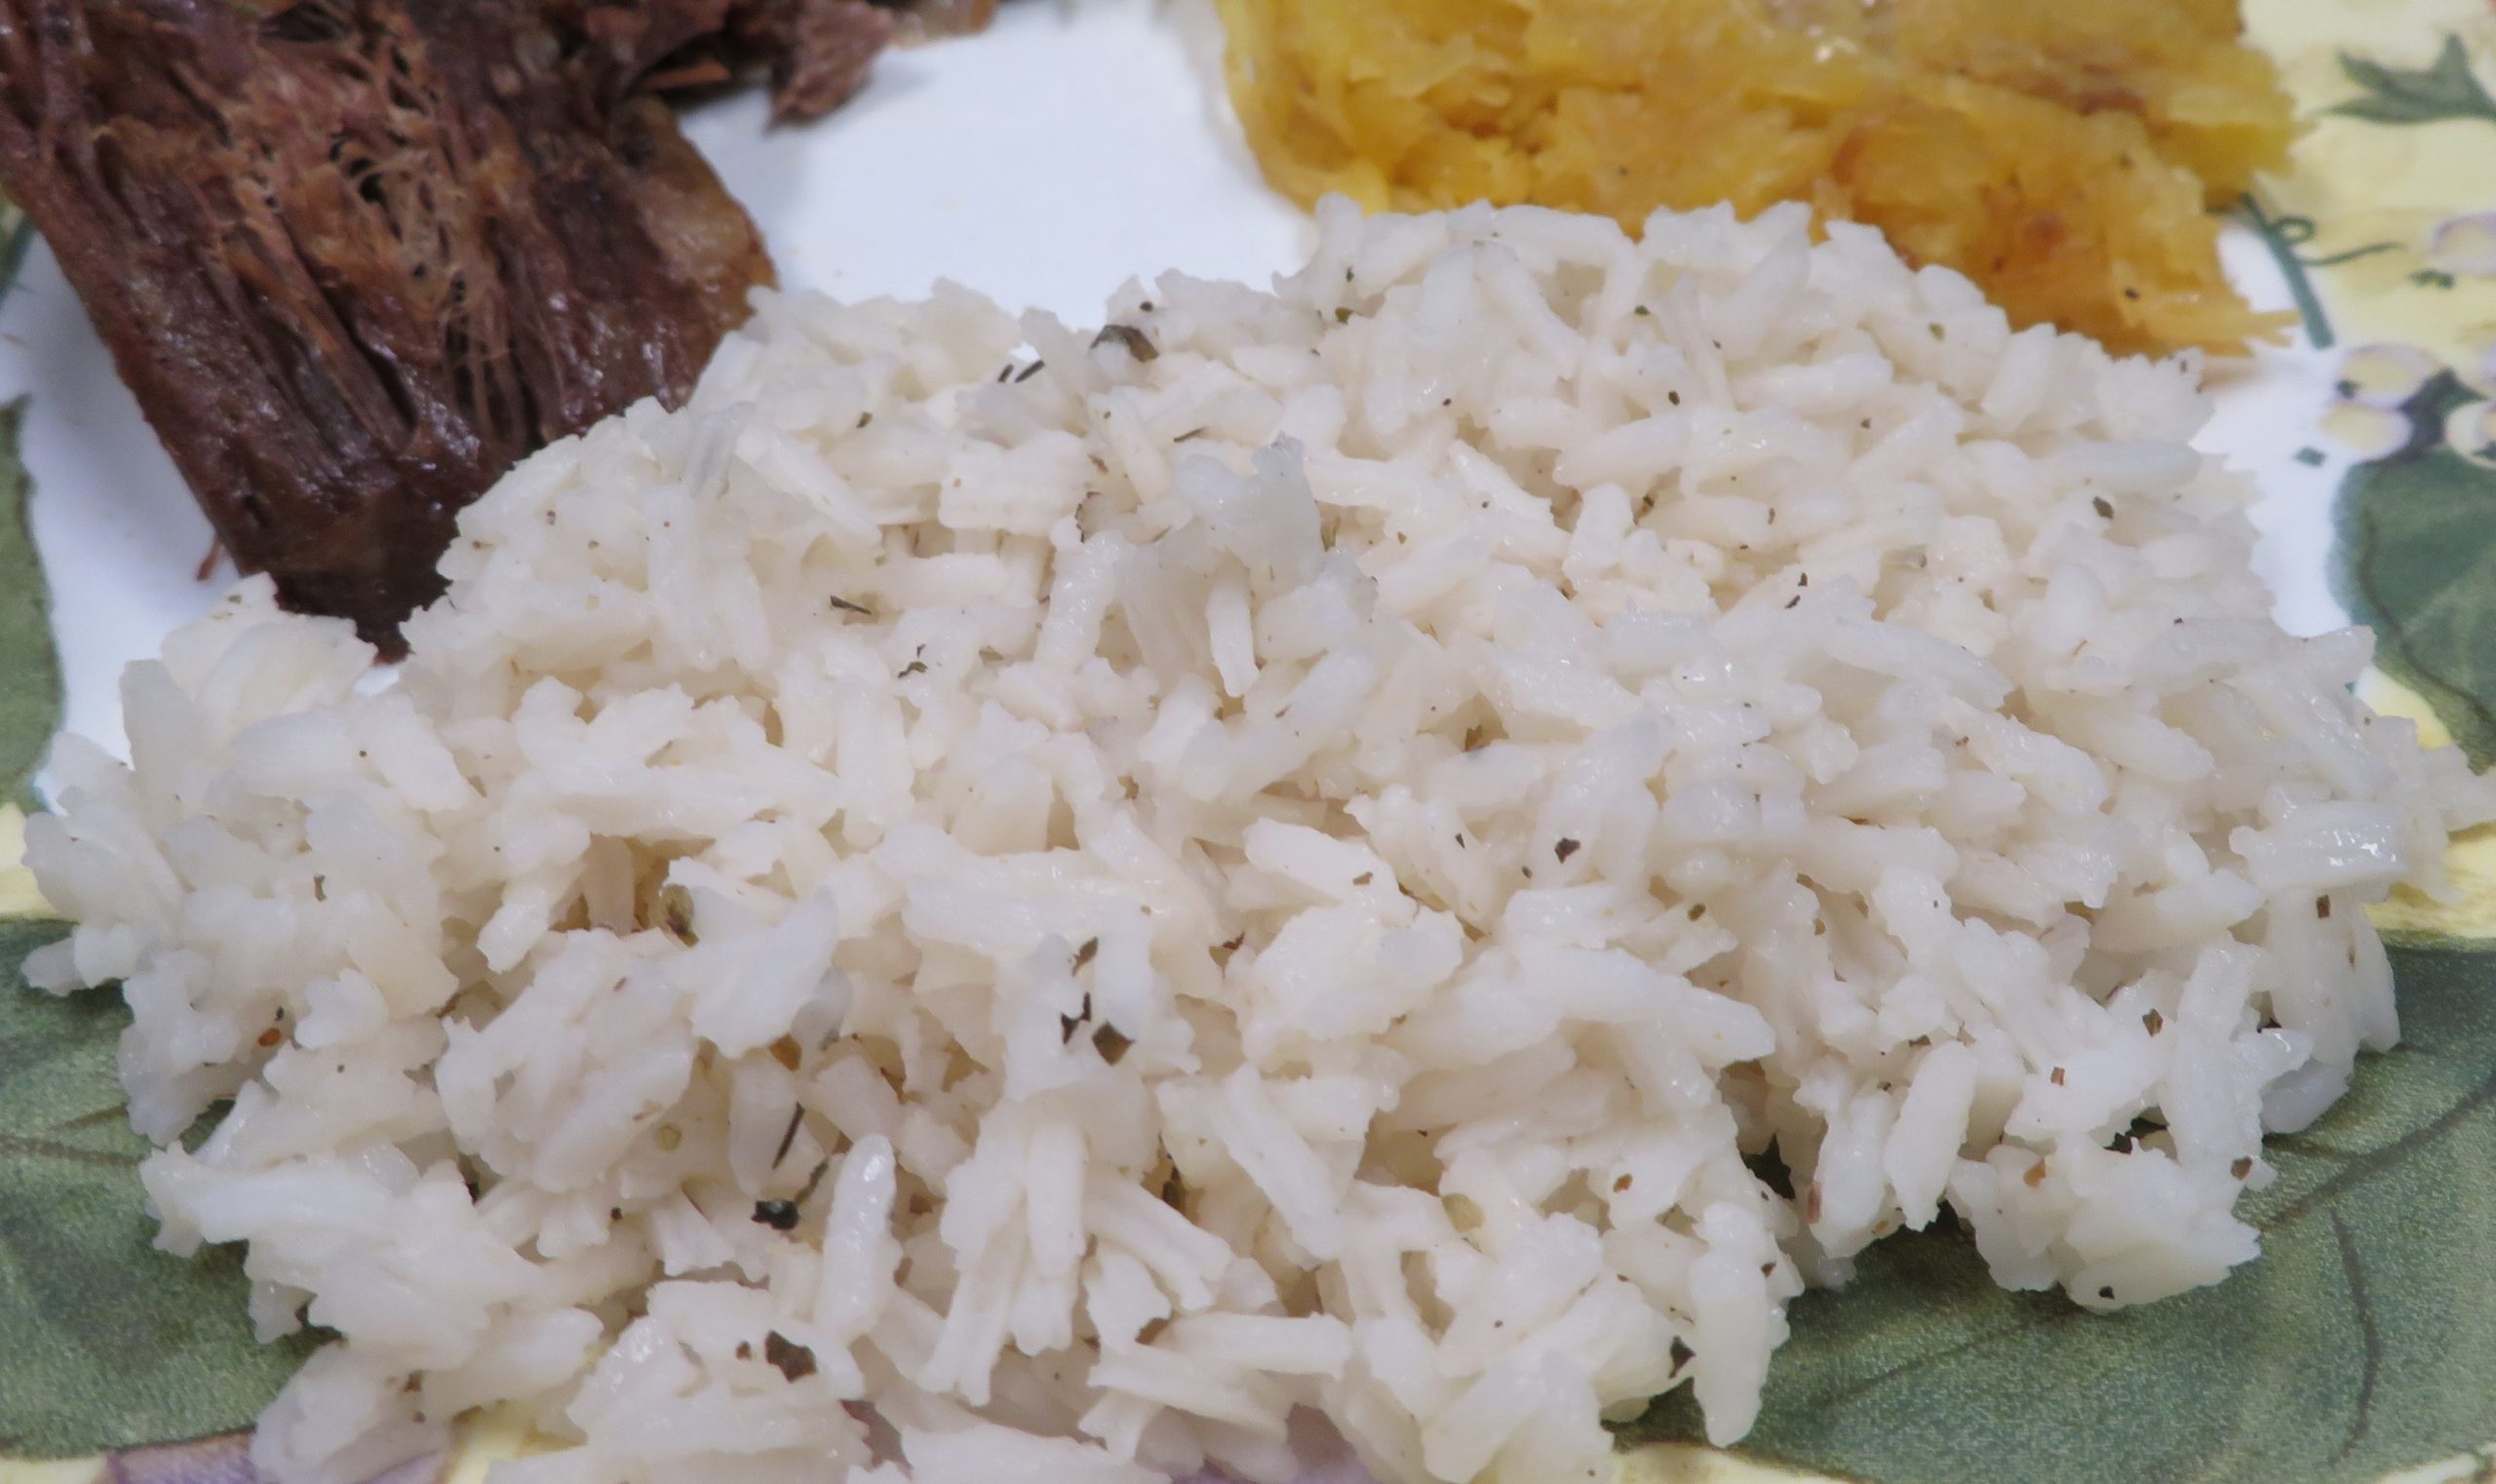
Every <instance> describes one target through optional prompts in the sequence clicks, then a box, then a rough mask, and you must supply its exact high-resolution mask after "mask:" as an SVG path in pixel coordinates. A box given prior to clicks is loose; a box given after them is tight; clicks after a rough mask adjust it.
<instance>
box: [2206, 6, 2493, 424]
mask: <svg viewBox="0 0 2496 1484" xmlns="http://www.w3.org/2000/svg"><path fill="white" fill-rule="evenodd" d="M2244 20H2245V28H2246V30H2247V32H2248V33H2249V34H2250V35H2251V37H2252V39H2253V41H2254V43H2255V44H2256V45H2257V46H2259V47H2261V48H2262V50H2263V51H2265V52H2268V53H2270V54H2271V56H2272V57H2273V59H2276V60H2277V61H2278V62H2279V64H2280V71H2281V77H2282V79H2283V80H2284V81H2285V82H2286V84H2287V87H2288V91H2289V92H2290V94H2292V95H2293V96H2294V97H2295V98H2296V101H2297V111H2298V114H2299V115H2300V116H2301V117H2303V118H2305V119H2307V120H2309V121H2310V123H2311V126H2312V127H2311V132H2310V133H2309V134H2307V136H2306V137H2304V138H2303V139H2301V140H2299V141H2298V143H2297V146H2296V154H2295V167H2294V169H2293V170H2291V171H2290V173H2289V174H2288V175H2286V176H2283V177H2281V178H2280V179H2277V180H2275V181H2272V182H2270V186H2269V191H2270V194H2271V196H2272V197H2273V200H2272V206H2273V210H2274V211H2275V213H2277V214H2282V215H2298V216H2304V217H2307V218H2309V219H2311V220H2312V221H2313V222H2314V226H2315V236H2314V239H2313V241H2312V242H2311V243H2309V244H2307V245H2306V246H2305V248H2304V249H2303V250H2302V255H2303V256H2304V257H2305V258H2306V259H2307V260H2308V261H2309V262H2310V263H2311V262H2314V261H2316V260H2317V259H2321V258H2327V257H2331V256H2333V255H2335V254H2341V253H2350V252H2355V251H2357V250H2359V249H2362V248H2367V247H2371V246H2373V245H2374V244H2377V243H2385V242H2389V243H2393V244H2396V245H2397V246H2395V247H2394V248H2393V249H2391V250H2390V251H2386V252H2379V253H2373V254H2368V255H2366V256H2363V257H2359V258H2353V259H2352V260H2350V261H2348V262H2344V263H2339V264H2336V265H2332V266H2328V267H2315V268H2313V269H2312V270H2311V271H2312V272H2313V273H2314V275H2315V276H2316V277H2317V278H2318V279H2320V280H2321V281H2322V289H2323V298H2324V302H2325V303H2326V304H2327V305H2328V306H2329V309H2330V314H2331V319H2332V323H2333V327H2334V329H2335V330H2336V331H2337V332H2338V336H2339V339H2340V342H2341V343H2342V344H2344V345H2362V344H2365V343H2366V342H2368V341H2374V340H2395V341H2400V342H2403V343H2406V344H2410V345H2417V346H2420V347H2423V348H2425V349H2427V350H2429V351H2432V352H2434V353H2435V354H2436V355H2437V357H2438V358H2439V359H2441V360H2443V361H2444V362H2445V363H2446V364H2448V365H2450V366H2452V367H2453V368H2454V369H2455V370H2457V371H2463V372H2464V374H2465V376H2468V375H2470V374H2471V373H2472V372H2473V371H2480V372H2482V373H2485V374H2491V375H2496V360H2491V357H2496V276H2490V275H2478V276H2473V275H2469V274H2456V275H2455V276H2454V282H2453V285H2452V287H2450V288H2441V287H2437V285H2435V284H2434V283H2432V282H2430V283H2421V282H2419V281H2418V280H2417V279H2416V278H2414V277H2413V275H2416V274H2418V273H2421V272H2424V271H2428V270H2433V269H2437V268H2440V267H2443V266H2445V265H2446V264H2447V263H2449V262H2450V261H2451V260H2452V257H2453V244H2454V242H2455V241H2456V240H2458V237H2460V236H2467V234H2468V229H2467V228H2466V227H2464V228H2456V229H2455V231H2453V232H2447V233H2445V236H2444V241H2443V242H2442V243H2441V244H2440V245H2439V244H2438V242H2437V231H2438V229H2439V228H2442V227H2444V226H2445V224H2446V223H2448V222H2454V221H2457V220H2461V219H2463V218H2467V217H2472V216H2475V215H2477V214H2479V213H2482V212H2485V211H2487V210H2488V209H2490V208H2496V126H2491V125H2490V124H2489V123H2488V122H2487V121H2485V120H2483V119H2453V120H2446V121H2443V122H2438V123H2431V124H2403V125H2385V124H2378V123H2372V122H2369V121H2367V120H2363V119H2354V118H2348V117H2345V116H2342V115H2338V114H2332V113H2328V112H2325V110H2326V109H2329V108H2331V107H2333V106H2335V105H2337V104H2339V103H2343V102H2346V101H2348V100H2349V99H2351V98H2355V97H2357V96H2358V94H2359V90H2358V88H2357V86H2356V85H2355V84H2354V83H2352V82H2351V81H2350V79H2349V76H2348V74H2347V73H2346V72H2344V71H2343V70H2342V69H2341V65H2340V54H2341V53H2342V52H2344V51H2345V52H2348V53H2351V54H2353V55H2356V56H2359V57H2363V58H2367V59H2372V60H2376V61H2380V62H2383V63H2385V64H2387V65H2390V66H2396V67H2404V68H2420V67H2425V66H2427V65H2429V64H2430V63H2431V62H2433V61H2434V60H2435V59H2436V54H2437V50H2438V49H2439V48H2441V47H2442V46H2443V44H2444V38H2445V37H2447V36H2457V37H2459V38H2460V39H2461V41H2462V45H2463V47H2464V49H2465V50H2466V51H2468V53H2469V54H2470V56H2471V59H2472V60H2473V62H2474V64H2475V68H2476V73H2477V76H2478V79H2479V81H2480V83H2481V84H2482V85H2483V86H2487V87H2488V88H2489V89H2490V91H2496V7H2491V6H2490V5H2488V4H2487V3H2486V0H2336V3H2330V4H2316V3H2315V0H2245V4H2244ZM2439 246H2440V248H2441V251H2440V252H2439V251H2438V248H2439Z"/></svg>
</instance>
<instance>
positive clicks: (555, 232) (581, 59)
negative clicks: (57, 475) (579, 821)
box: [0, 0, 854, 652]
mask: <svg viewBox="0 0 2496 1484" xmlns="http://www.w3.org/2000/svg"><path fill="white" fill-rule="evenodd" d="M727 19H728V18H727V0H662V3H653V4H642V5H630V6H625V5H589V6H577V5H575V6H565V5H562V4H546V3H538V0H292V3H288V0H266V3H259V4H254V3H250V0H0V187H5V189H6V190H7V192H8V195H9V197H10V198H11V199H12V200H14V201H16V202H18V203H19V204H20V205H21V206H22V207H23V208H24V209H25V211H26V212H27V214H28V215H30V216H31V217H32V218H33V219H34V221H35V224H36V225H37V226H38V227H39V228H40V229H41V230H42V232H43V234H44V236H45V238H46V239H47V240H48V241H49V242H50V243H51V245H52V248H53V250H54V252H55V253H56V254H58V256H59V259H60V262H61V265H62V268H63V270H64V271H65V272H66V273H67V275H68V277H69V280H70V282H71V283H72V285H73V286H75V288H76V289H77V291H78V293H79V296H80V297H81V298H82V299H83V300H84V301H85V303H86V305H87V308H88V312H89V314H90V315H91V316H92V317H93V318H94V320H95V322H96V325H97V327H98V330H99V331H100V332H102V334H103V337H104V339H105V341H106V342H107V343H108V344H109V345H110V346H111V348H112V353H113V357H114V361H115V363H116V365H117V366H118V368H119V369H120V371H121V374H122V376H123V378H124V379H125V380H126V381H128V382H129V384H130V385H131V387H132V389H133V390H134V391H135V392H136V393H137V398H138V402H139V405H140V407H141V408H142V409H143V410H145V412H146V414H147V417H148V420H149V421H150V422H151V423H152V424H154V426H155V428H156V431H157V433H158V435H159V436H160V437H161V438H162V439H163V440H164V443H165V446H166V447H167V449H169V450H170V451H171V452H172V453H173V456H174V459H175V461H176V464H178V465H179V466H180V468H181V470H182V473H183V475H184V476H185V477H186V478H187V479H188V480H189V482H190V486H191V488H192V490H193V491H194V492H195V493H196V494H197V496H198V497H199V501H200V504H201V505H202V506H203V507H204V508H205V509H206V510H207V512H208V515H209V519H210V520H211V522H212V523H213V524H214V525H215V527H216V531H217V535H218V537H219V539H220V540H221V541H222V542H223V543H224V546H225V548H226V550H228V551H229V552H231V553H232V554H233V556H234V557H235V559H236V561H237V562H238V563H240V564H241V565H242V566H243V567H244V568H245V569H247V570H264V571H267V572H268V573H269V574H270V575H271V576H272V577H273V578H274V579H275V580H276V582H277V585H278V589H279V592H280V593H281V595H282V596H283V597H284V598H285V600H286V601H287V602H288V603H289V604H290V605H292V606H295V607H298V608H301V609H305V610H308V611H312V612H319V613H331V614H337V615H341V616H344V617H347V618H351V619H353V620H354V621H355V623H356V625H357V627H358V628H359V629H360V630H361V631H362V632H363V634H364V635H365V637H366V638H368V639H370V640H371V641H372V642H373V643H375V644H378V645H380V646H381V647H382V648H383V649H384V651H385V652H396V651H397V649H398V632H397V630H398V624H399V622H400V620H401V619H403V618H404V617H405V616H406V615H407V614H408V613H409V611H411V610H412V609H414V608H415V607H417V606H420V605H423V604H425V603H427V602H429V601H431V600H432V599H433V598H434V597H435V596H436V595H438V594H439V593H440V592H441V590H442V583H441V580H440V578H439V577H438V576H437V575H436V573H435V570H434V564H435V561H436V560H437V558H438V557H439V556H440V555H441V552H442V550H443V548H444V547H445V546H446V545H447V544H448V541H449V540H450V538H451V534H452V523H453V520H454V517H455V516H456V514H457V512H458V510H459V509H460V507H461V506H463V505H465V504H466V503H467V502H468V501H470V500H471V499H474V498H475V497H476V496H477V495H478V494H479V493H481V492H482V491H483V490H484V489H485V488H487V486H488V485H489V484H491V483H492V482H493V480H494V479H495V478H496V477H497V476H498V475H500V474H501V473H502V472H503V470H505V469H506V468H508V467H509V466H510V465H511V464H512V463H514V462H515V461H517V460H518V459H519V458H521V457H522V456H523V455H525V454H526V453H527V452H528V451H529V450H531V449H535V448H538V447H539V446H541V445H543V444H545V443H546V442H548V441H550V440H552V439H555V438H559V437H562V436H564V435H565V434H569V433H573V432H576V431H578V430H580V429H581V428H584V427H586V426H588V425H589V424H590V423H592V422H594V421H596V420H597V419H599V418H600V417H603V416H605V415H606V414H608V413H611V412H614V411H617V410H621V409H622V408H624V407H626V406H628V405H629V404H631V403H633V402H635V401H638V400H640V399H642V398H643V397H649V396H657V397H659V398H661V399H663V400H668V401H674V400H677V399H680V398H682V397H683V395H684V393H685V392H686V391H687V390H688V389H689V388H690V386H691V384H692V382H693V378H694V377H695V375H696V374H697V373H698V372H699V371H700V370H701V368H702V365H703V363H704V361H705V360H707V359H708V357H709V355H710V353H711V350H712V349H713V347H714V346H715V345H717V343H718V342H719V339H720V337H721V335H722V334H723V333H724V332H726V331H727V330H728V329H729V328H730V327H731V326H732V325H734V324H735V323H736V322H737V321H738V320H740V319H741V318H742V317H743V314H744V305H745V298H746V293H747V291H748V290H750V289H751V288H753V287H754V286H756V285H757V284H761V283H767V282H769V281H770V277H771V268H770V264H769V261H768V260H767V259H766V258H765V257H764V255H763V251H762V245H761V239H760V238H759V237H758V236H757V234H756V232H755V229H754V226H753V223H752V222H751V221H749V220H748V219H747V217H746V215H745V214H744V212H743V211H742V210H740V209H739V208H738V206H737V205H736V203H735V202H734V201H732V200H730V199H729V198H728V196H727V194H726V193H725V191H724V190H722V187H721V185H720V182H719V180H718V178H717V177H716V176H713V175H712V173H711V171H710V169H709V168H708V167H707V166H706V165H705V164H704V163H703V162H702V160H701V158H700V157H699V156H698V155H697V154H695V153H694V151H693V149H692V147H691V146H690V145H688V144H687V143H686V142H685V140H684V138H683V136H682V135H681V134H679V133H678V131H677V128H676V125H675V122H674V120H673V118H672V117H671V115H670V114H669V112H668V111H667V109H666V107H665V106H664V105H663V104H661V103H660V102H658V101H657V100H656V99H655V98H652V97H650V96H649V94H648V92H647V91H646V89H645V88H644V86H643V84H644V81H645V74H647V73H648V72H649V71H650V70H651V69H652V68H654V67H657V66H659V65H660V64H661V63H662V62H664V61H665V60H666V59H668V58H670V57H671V56H673V55H675V54H677V53H679V52H680V51H682V50H683V48H685V47H686V46H687V45H688V44H689V43H691V42H694V41H696V40H697V39H698V38H701V37H703V36H706V35H708V34H711V33H712V32H715V31H717V30H718V29H719V28H720V27H721V26H722V25H723V24H724V23H726V20H727ZM852 85H854V84H852Z"/></svg>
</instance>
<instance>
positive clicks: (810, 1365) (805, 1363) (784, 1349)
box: [762, 1329, 815, 1381]
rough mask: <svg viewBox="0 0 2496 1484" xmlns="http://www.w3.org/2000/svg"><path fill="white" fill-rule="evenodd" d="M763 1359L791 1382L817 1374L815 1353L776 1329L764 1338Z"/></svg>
mask: <svg viewBox="0 0 2496 1484" xmlns="http://www.w3.org/2000/svg"><path fill="white" fill-rule="evenodd" d="M762 1358H763V1359H765V1360H767V1361H769V1362H771V1364H772V1366H773V1368H774V1369H776V1370H778V1371H779V1373H780V1374H781V1375H782V1376H784V1377H787V1378H788V1379H789V1380H791V1381H803V1380H805V1379H806V1378H807V1377H809V1376H812V1375H813V1374H814V1373H815V1352H814V1351H813V1350H812V1349H809V1348H808V1347H805V1346H802V1345H800V1344H799V1343H798V1342H797V1341H795V1340H792V1339H790V1338H789V1337H788V1336H786V1335H784V1334H782V1333H780V1332H779V1331H778V1330H776V1329H775V1330H773V1331H772V1332H771V1333H769V1334H767V1335H765V1336H763V1337H762Z"/></svg>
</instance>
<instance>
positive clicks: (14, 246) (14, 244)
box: [0, 196, 35, 296]
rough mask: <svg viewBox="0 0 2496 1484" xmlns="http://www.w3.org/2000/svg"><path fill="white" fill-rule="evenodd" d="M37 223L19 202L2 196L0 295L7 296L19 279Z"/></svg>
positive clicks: (0, 209)
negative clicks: (22, 208)
mask: <svg viewBox="0 0 2496 1484" xmlns="http://www.w3.org/2000/svg"><path fill="white" fill-rule="evenodd" d="M34 241H35V224H34V222H33V220H32V219H30V218H29V217H28V216H27V215H26V214H25V213H24V212H23V211H21V210H20V209H19V207H18V204H17V203H16V202H14V201H12V200H10V199H9V198H8V197H7V196H0V296H5V295H6V294H7V293H8V292H9V290H10V288H11V286H13V285H15V284H16V283H17V281H18V269H19V268H20V267H22V266H24V264H25V261H26V249H28V248H30V247H32V246H34Z"/></svg>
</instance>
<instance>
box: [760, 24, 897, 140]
mask: <svg viewBox="0 0 2496 1484" xmlns="http://www.w3.org/2000/svg"><path fill="white" fill-rule="evenodd" d="M758 10H759V15H758V20H759V21H760V25H759V27H758V31H757V39H758V40H759V42H760V43H761V50H762V51H763V53H764V54H765V55H766V56H767V57H769V59H770V61H771V112H772V114H773V116H774V117H776V118H780V119H784V120H786V119H811V118H820V117H822V116H823V115H825V114H827V113H830V112H831V111H832V110H833V109H835V108H838V107H839V106H840V105H841V104H842V103H845V102H847V101H849V96H850V95H851V94H853V93H855V92H857V91H858V89H859V88H860V87H861V86H863V85H864V84H865V83H866V81H867V69H868V68H869V67H870V66H871V65H873V64H874V62H875V60H876V54H877V53H878V52H880V51H882V50H883V49H884V43H886V42H888V41H890V40H892V37H893V18H892V15H891V13H889V12H887V11H883V10H878V8H877V7H875V6H872V5H869V4H868V3H867V0H787V3H785V4H778V5H769V6H764V7H760V8H758Z"/></svg>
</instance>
